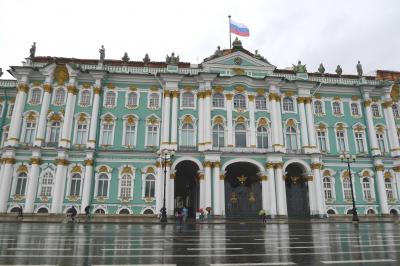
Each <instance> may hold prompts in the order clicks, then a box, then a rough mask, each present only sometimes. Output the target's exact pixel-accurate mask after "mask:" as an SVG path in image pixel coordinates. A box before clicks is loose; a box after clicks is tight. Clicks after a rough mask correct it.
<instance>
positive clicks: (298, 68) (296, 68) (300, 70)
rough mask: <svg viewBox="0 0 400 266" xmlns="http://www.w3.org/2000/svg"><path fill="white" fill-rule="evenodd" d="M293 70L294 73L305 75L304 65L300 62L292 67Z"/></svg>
mask: <svg viewBox="0 0 400 266" xmlns="http://www.w3.org/2000/svg"><path fill="white" fill-rule="evenodd" d="M293 70H294V72H296V73H307V68H306V65H302V64H301V61H300V60H299V62H298V63H297V66H295V65H293Z"/></svg>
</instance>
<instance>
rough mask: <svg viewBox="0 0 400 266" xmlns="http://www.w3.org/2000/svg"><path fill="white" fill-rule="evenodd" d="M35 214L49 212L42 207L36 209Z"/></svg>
mask: <svg viewBox="0 0 400 266" xmlns="http://www.w3.org/2000/svg"><path fill="white" fill-rule="evenodd" d="M37 213H49V210H48V209H47V208H44V207H42V208H39V209H38V211H37Z"/></svg>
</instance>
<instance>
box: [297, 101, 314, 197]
mask: <svg viewBox="0 0 400 266" xmlns="http://www.w3.org/2000/svg"><path fill="white" fill-rule="evenodd" d="M304 100H305V99H304V97H299V98H297V102H298V108H299V116H300V126H301V143H302V146H303V148H308V146H309V144H308V134H307V120H306V113H305V110H304ZM310 203H311V201H310Z"/></svg>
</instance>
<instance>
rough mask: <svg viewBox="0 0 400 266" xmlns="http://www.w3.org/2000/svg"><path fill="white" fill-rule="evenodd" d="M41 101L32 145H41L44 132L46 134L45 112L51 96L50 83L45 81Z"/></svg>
mask: <svg viewBox="0 0 400 266" xmlns="http://www.w3.org/2000/svg"><path fill="white" fill-rule="evenodd" d="M43 91H44V95H43V101H42V106H41V108H40V115H39V124H38V128H37V134H36V139H35V142H34V146H37V147H41V146H42V145H43V142H44V141H45V139H44V138H45V134H46V124H47V113H48V111H49V106H50V98H51V91H52V87H51V83H46V84H44V85H43Z"/></svg>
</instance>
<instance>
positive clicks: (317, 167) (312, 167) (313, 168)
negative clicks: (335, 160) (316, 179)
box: [310, 163, 322, 170]
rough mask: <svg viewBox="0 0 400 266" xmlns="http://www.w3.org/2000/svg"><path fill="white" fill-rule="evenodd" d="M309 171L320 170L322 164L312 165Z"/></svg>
mask: <svg viewBox="0 0 400 266" xmlns="http://www.w3.org/2000/svg"><path fill="white" fill-rule="evenodd" d="M310 166H311V169H312V170H315V169H318V170H319V169H321V167H322V164H321V163H312V164H311V165H310Z"/></svg>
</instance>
